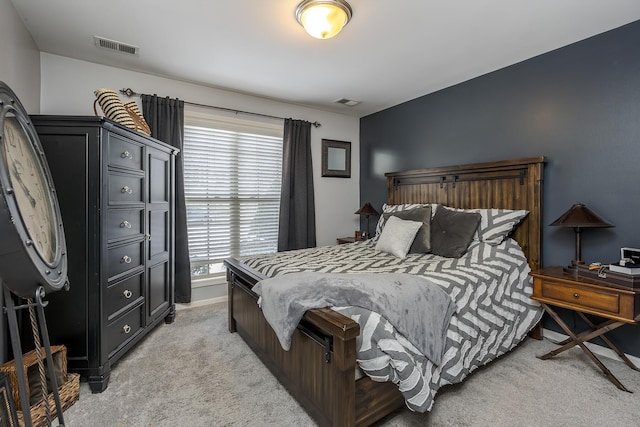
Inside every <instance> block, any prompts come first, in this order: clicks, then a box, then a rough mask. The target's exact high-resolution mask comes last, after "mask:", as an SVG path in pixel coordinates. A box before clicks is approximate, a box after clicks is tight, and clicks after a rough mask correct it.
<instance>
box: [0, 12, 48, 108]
mask: <svg viewBox="0 0 640 427" xmlns="http://www.w3.org/2000/svg"><path fill="white" fill-rule="evenodd" d="M0 40H2V42H0V58H2V59H1V60H0V80H1V81H3V82H5V83H6V84H7V85H8V86H9V87H10V88H11V90H13V92H14V93H15V94H16V95H17V96H18V99H19V100H20V102H21V103H22V105H23V106H24V108H25V110H27V112H28V113H29V114H37V113H38V112H39V110H40V51H39V50H38V47H37V46H36V44H35V42H34V41H33V38H31V34H29V32H28V31H27V29H26V28H25V26H24V25H23V24H22V19H20V17H19V16H18V13H17V12H16V10H15V9H14V7H13V4H11V1H9V0H0Z"/></svg>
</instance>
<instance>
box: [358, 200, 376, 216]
mask: <svg viewBox="0 0 640 427" xmlns="http://www.w3.org/2000/svg"><path fill="white" fill-rule="evenodd" d="M354 213H356V214H360V215H378V211H377V210H376V208H374V207H373V206H372V205H371V203H369V202H367V203H365V204H364V205H362V207H361V208H360V209H358V210H357V211H355V212H354Z"/></svg>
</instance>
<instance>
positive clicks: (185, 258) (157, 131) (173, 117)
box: [141, 95, 191, 303]
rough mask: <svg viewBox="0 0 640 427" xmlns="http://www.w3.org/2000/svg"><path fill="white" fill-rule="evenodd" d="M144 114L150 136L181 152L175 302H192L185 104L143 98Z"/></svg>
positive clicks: (175, 101) (177, 206)
mask: <svg viewBox="0 0 640 427" xmlns="http://www.w3.org/2000/svg"><path fill="white" fill-rule="evenodd" d="M141 98H142V114H143V116H144V118H145V120H146V121H147V123H148V124H149V127H150V128H151V136H153V137H154V138H156V139H159V140H160V141H163V142H166V143H167V144H170V145H172V146H174V147H176V148H178V149H179V150H180V153H178V156H177V157H176V176H175V180H176V242H175V251H176V254H175V258H176V259H175V271H176V280H175V283H176V287H175V292H176V296H175V298H176V302H178V303H188V302H191V265H190V263H189V236H188V233H187V208H186V204H185V199H184V160H183V157H182V151H183V148H184V147H183V137H184V101H180V100H179V99H170V98H168V97H167V98H161V97H158V96H156V95H141Z"/></svg>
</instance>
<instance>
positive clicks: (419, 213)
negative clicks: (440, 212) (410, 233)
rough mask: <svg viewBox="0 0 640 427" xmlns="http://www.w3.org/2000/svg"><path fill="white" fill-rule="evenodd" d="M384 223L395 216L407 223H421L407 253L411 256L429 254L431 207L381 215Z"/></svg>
mask: <svg viewBox="0 0 640 427" xmlns="http://www.w3.org/2000/svg"><path fill="white" fill-rule="evenodd" d="M382 216H384V217H385V218H384V221H385V223H386V222H387V221H388V220H389V217H391V216H397V217H398V218H400V219H404V220H409V221H422V227H420V229H419V230H418V234H416V237H415V239H413V243H412V244H411V248H409V253H412V254H418V253H423V254H428V253H429V252H431V206H426V207H420V208H414V209H410V210H406V211H398V212H389V213H383V214H382Z"/></svg>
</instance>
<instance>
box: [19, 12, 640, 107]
mask: <svg viewBox="0 0 640 427" xmlns="http://www.w3.org/2000/svg"><path fill="white" fill-rule="evenodd" d="M11 1H12V2H13V4H14V6H15V8H16V10H17V11H18V13H19V15H20V16H21V17H22V18H23V20H24V23H25V25H26V27H27V29H28V30H29V32H30V33H31V34H32V36H33V38H34V40H35V42H36V44H37V45H38V47H39V49H40V50H41V51H43V52H49V53H52V54H57V55H62V56H67V57H71V58H77V59H82V60H86V61H90V62H96V63H100V64H105V65H110V66H114V67H119V68H124V69H129V70H134V71H142V72H146V73H150V74H154V75H160V76H166V77H171V78H174V79H178V80H184V81H189V82H195V83H199V84H203V85H207V86H212V87H217V88H223V89H230V90H233V91H238V92H242V93H249V94H254V95H258V96H263V97H267V98H272V99H277V100H283V101H286V102H291V103H295V104H300V105H306V106H311V107H316V108H321V109H325V110H330V111H336V112H340V113H344V114H350V115H354V116H364V115H366V114H370V113H373V112H376V111H380V110H382V109H385V108H388V107H391V106H393V105H397V104H399V103H401V102H404V101H408V100H410V99H414V98H417V97H419V96H422V95H425V94H428V93H431V92H434V91H437V90H439V89H442V88H445V87H448V86H451V85H454V84H456V83H459V82H462V81H465V80H468V79H471V78H473V77H477V76H479V75H482V74H485V73H487V72H490V71H494V70H497V69H499V68H503V67H505V66H508V65H511V64H514V63H517V62H520V61H522V60H524V59H527V58H531V57H533V56H536V55H539V54H541V53H544V52H548V51H550V50H553V49H556V48H559V47H562V46H565V45H567V44H570V43H573V42H576V41H578V40H582V39H585V38H587V37H590V36H592V35H595V34H599V33H602V32H604V31H607V30H610V29H613V28H616V27H619V26H621V25H624V24H627V23H629V22H632V21H635V20H638V19H640V0H528V1H524V0H520V1H518V0H456V1H451V0H448V1H447V0H445V1H442V0H439V1H435V0H348V1H349V3H350V4H351V6H352V8H353V19H352V20H351V22H350V23H349V25H347V27H345V29H344V30H343V31H342V33H340V34H338V36H336V37H335V38H333V39H330V40H317V39H314V38H312V37H310V36H308V35H307V34H306V33H305V32H304V30H303V29H302V27H300V26H299V25H298V23H297V22H296V21H295V18H294V10H295V7H296V5H297V4H298V3H299V0H277V1H276V0H180V1H169V0H109V1H97V0H52V1H42V0H11ZM94 35H98V36H102V37H106V38H109V39H114V40H117V41H120V42H124V43H127V44H133V45H136V46H138V47H139V48H140V52H139V55H136V56H133V55H128V54H123V53H117V52H113V51H109V50H105V49H100V48H97V47H96V46H95V45H94V41H93V36H94ZM339 98H347V99H352V100H357V101H362V103H361V104H359V105H357V106H355V107H347V106H344V105H341V104H336V103H334V101H335V100H337V99H339Z"/></svg>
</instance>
